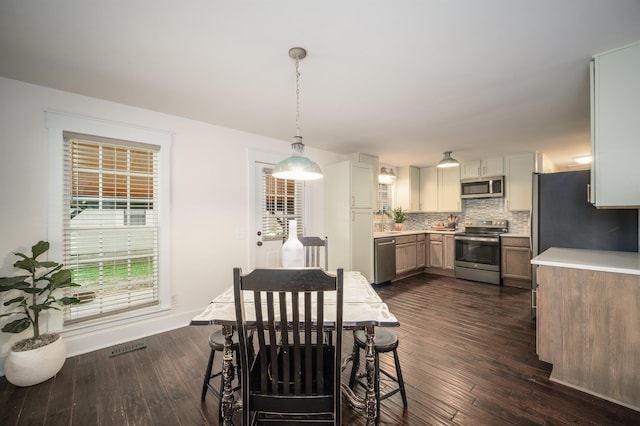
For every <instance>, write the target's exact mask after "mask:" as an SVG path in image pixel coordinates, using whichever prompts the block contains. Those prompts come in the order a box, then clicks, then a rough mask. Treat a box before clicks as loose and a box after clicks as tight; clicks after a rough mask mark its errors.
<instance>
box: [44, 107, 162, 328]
mask: <svg viewBox="0 0 640 426" xmlns="http://www.w3.org/2000/svg"><path fill="white" fill-rule="evenodd" d="M45 115H46V126H47V129H48V137H49V173H48V177H49V182H48V183H49V199H48V208H49V211H48V241H49V243H50V244H51V248H50V250H49V256H50V258H52V259H61V258H62V254H63V243H64V230H63V212H64V208H63V201H64V196H63V188H64V139H63V132H65V131H67V132H73V133H81V134H89V135H97V136H102V137H105V138H113V139H120V140H129V141H139V142H141V143H146V144H151V145H158V146H160V148H161V149H160V156H159V166H158V167H159V174H160V179H159V182H158V189H159V199H160V200H161V202H160V209H159V211H158V219H159V225H160V231H159V247H158V260H159V265H158V286H159V298H160V304H159V305H156V306H154V307H151V308H143V309H140V310H138V311H131V312H126V313H123V314H119V315H113V316H111V317H106V318H101V319H96V320H90V321H86V322H81V323H77V324H70V325H63V320H62V318H63V317H62V314H61V313H58V312H56V313H54V314H53V315H49V316H48V327H47V328H48V330H65V331H67V330H74V329H78V328H86V327H93V328H96V329H99V328H102V327H103V326H104V324H106V323H110V322H114V321H116V322H122V323H129V322H136V321H140V319H141V318H140V316H141V315H142V316H143V317H144V316H150V317H151V316H157V315H158V313H159V312H161V311H168V310H170V307H171V296H170V295H171V282H170V278H171V263H170V248H171V245H170V237H171V229H170V225H171V219H170V212H171V210H170V206H171V199H170V195H171V193H170V182H171V180H170V170H171V168H170V152H171V139H172V134H171V133H169V132H165V131H160V130H153V129H147V128H142V127H136V126H132V125H129V124H124V123H117V122H111V121H106V120H100V119H95V118H91V117H84V116H80V115H72V114H66V113H61V112H57V111H51V110H45ZM134 312H135V314H134Z"/></svg>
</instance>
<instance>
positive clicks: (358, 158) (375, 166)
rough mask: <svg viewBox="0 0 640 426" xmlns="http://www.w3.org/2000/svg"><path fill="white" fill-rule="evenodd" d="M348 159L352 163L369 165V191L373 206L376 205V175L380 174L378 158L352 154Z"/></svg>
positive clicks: (360, 153)
mask: <svg viewBox="0 0 640 426" xmlns="http://www.w3.org/2000/svg"><path fill="white" fill-rule="evenodd" d="M349 159H350V160H351V161H353V162H354V163H363V164H369V165H371V169H372V170H373V174H372V176H373V177H372V179H371V191H372V194H373V201H374V205H376V203H375V201H377V197H378V173H379V172H380V162H379V160H378V157H377V156H375V155H371V154H364V153H362V152H354V153H353V154H351V155H349Z"/></svg>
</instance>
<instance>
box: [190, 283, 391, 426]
mask: <svg viewBox="0 0 640 426" xmlns="http://www.w3.org/2000/svg"><path fill="white" fill-rule="evenodd" d="M329 273H331V271H329ZM327 293H328V294H326V295H325V305H327V304H331V303H332V300H333V303H335V291H334V292H327ZM331 293H333V295H334V297H333V299H332V296H331ZM244 303H247V304H248V303H253V301H252V299H249V300H245V302H244ZM342 318H343V329H346V330H364V333H365V335H366V343H367V348H366V350H365V368H366V378H367V386H366V391H365V396H364V399H363V398H362V397H358V396H357V395H356V393H355V392H354V391H353V390H352V389H351V388H349V386H347V385H346V384H344V383H343V384H342V393H343V396H344V398H345V400H346V402H347V403H348V404H349V405H350V406H351V407H353V408H354V409H356V410H362V411H363V412H364V414H365V416H366V424H367V425H374V424H376V421H377V419H376V408H377V403H378V402H377V401H376V397H375V380H376V374H375V328H376V327H398V326H399V325H400V323H399V322H398V319H397V318H396V317H395V315H393V314H392V313H391V312H390V311H389V308H388V306H387V304H386V303H384V302H383V301H382V299H381V298H380V296H379V295H378V293H377V292H376V290H375V289H374V288H373V287H372V285H371V284H370V283H369V281H368V280H367V279H366V278H365V277H364V276H363V275H362V274H361V273H360V272H358V271H345V272H344V281H343V310H342ZM334 321H335V319H333V318H331V316H327V317H326V318H325V319H324V325H325V326H327V327H331V326H333V325H334V324H335V322H334ZM190 325H220V326H221V327H222V333H223V335H224V337H225V344H224V351H223V357H222V363H223V365H222V380H223V393H222V398H221V404H222V416H223V425H225V426H232V425H233V422H232V417H233V413H234V412H235V411H236V410H238V409H240V408H241V403H240V402H239V401H236V400H235V397H234V392H233V386H232V383H231V382H232V380H233V351H232V349H231V347H232V337H233V333H234V332H235V328H236V313H235V302H234V297H233V287H232V286H231V287H229V288H228V289H226V290H225V291H224V292H223V293H221V294H220V295H218V296H217V297H215V298H214V299H213V300H212V301H211V302H210V303H209V304H208V305H207V307H206V308H205V309H204V310H203V311H202V312H201V313H200V314H198V315H196V316H195V317H193V318H192V320H191V322H190ZM351 357H352V355H348V356H347V357H345V358H344V359H343V361H342V369H344V368H345V367H346V366H347V365H348V364H349V362H352V361H353V360H352V359H351Z"/></svg>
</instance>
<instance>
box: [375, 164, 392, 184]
mask: <svg viewBox="0 0 640 426" xmlns="http://www.w3.org/2000/svg"><path fill="white" fill-rule="evenodd" d="M395 180H396V174H395V172H394V171H393V169H392V168H389V167H382V168H380V174H379V175H378V183H383V184H386V185H391V184H392V183H393V181H395Z"/></svg>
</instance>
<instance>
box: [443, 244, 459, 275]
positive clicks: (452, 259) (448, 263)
mask: <svg viewBox="0 0 640 426" xmlns="http://www.w3.org/2000/svg"><path fill="white" fill-rule="evenodd" d="M442 240H443V244H442V256H443V258H444V264H443V265H442V268H443V269H448V270H451V271H453V269H454V268H455V266H456V242H455V238H454V236H453V235H443V236H442Z"/></svg>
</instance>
